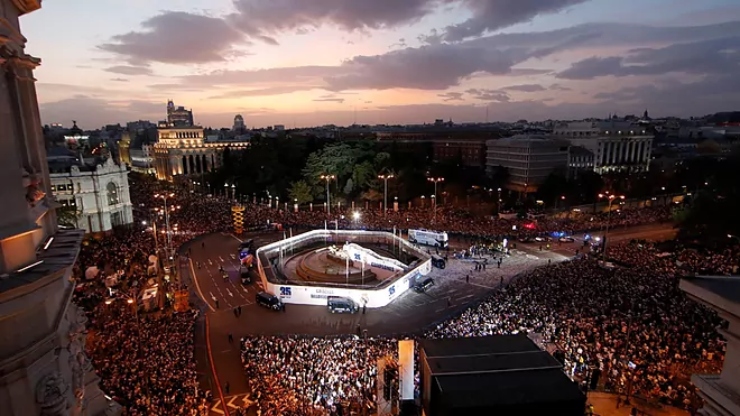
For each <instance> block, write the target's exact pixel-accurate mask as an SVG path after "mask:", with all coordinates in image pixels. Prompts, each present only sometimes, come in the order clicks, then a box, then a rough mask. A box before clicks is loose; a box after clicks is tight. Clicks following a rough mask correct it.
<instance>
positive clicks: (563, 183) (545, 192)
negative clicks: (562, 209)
mask: <svg viewBox="0 0 740 416" xmlns="http://www.w3.org/2000/svg"><path fill="white" fill-rule="evenodd" d="M569 191H570V187H569V184H568V180H567V179H566V178H565V175H563V173H562V172H560V171H554V172H552V173H550V174H549V175H547V177H546V178H545V181H544V182H542V184H541V185H540V186H539V188H538V189H537V197H539V198H540V199H542V200H543V201H545V203H547V204H552V205H553V206H555V205H556V204H557V201H558V199H559V198H560V197H561V196H564V195H566V194H568V193H569Z"/></svg>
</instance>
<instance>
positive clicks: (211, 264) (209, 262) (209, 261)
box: [208, 259, 213, 273]
mask: <svg viewBox="0 0 740 416" xmlns="http://www.w3.org/2000/svg"><path fill="white" fill-rule="evenodd" d="M208 265H209V266H213V262H212V261H211V259H208ZM208 273H210V271H209V272H208Z"/></svg>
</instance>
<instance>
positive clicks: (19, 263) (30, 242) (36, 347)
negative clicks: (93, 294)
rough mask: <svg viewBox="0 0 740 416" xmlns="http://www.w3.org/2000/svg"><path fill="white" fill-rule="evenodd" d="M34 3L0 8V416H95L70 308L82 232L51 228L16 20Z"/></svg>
mask: <svg viewBox="0 0 740 416" xmlns="http://www.w3.org/2000/svg"><path fill="white" fill-rule="evenodd" d="M40 8H41V1H40V0H24V1H17V0H0V44H1V45H2V46H1V47H0V177H2V178H3V184H2V186H0V200H2V208H1V209H0V211H1V212H2V215H0V414H1V415H3V416H21V415H23V416H25V415H70V414H86V415H93V416H97V415H102V414H106V412H107V411H108V410H109V401H108V400H107V399H106V398H105V396H104V395H103V393H102V392H101V391H100V389H99V387H98V380H99V379H98V377H97V376H96V374H95V371H94V370H93V368H92V365H91V363H90V360H89V359H88V358H87V356H86V355H85V321H86V318H85V314H84V313H83V312H82V311H81V310H80V309H78V308H77V307H76V306H75V305H73V304H72V303H70V299H71V298H72V292H73V290H74V281H73V279H72V278H71V274H72V267H73V265H74V263H75V261H76V259H77V256H78V254H79V250H80V244H81V241H82V235H83V231H81V230H67V231H61V230H59V229H58V228H57V218H56V213H55V208H54V207H55V206H56V205H55V204H53V203H52V201H51V199H50V184H49V170H48V167H47V160H46V149H45V147H44V143H43V136H42V129H41V120H40V118H39V109H38V102H37V100H36V86H35V85H34V81H35V80H34V78H33V70H34V68H36V67H37V66H38V65H39V64H40V60H39V59H38V58H34V57H32V56H29V55H27V54H26V53H25V42H26V39H25V38H24V37H23V36H22V35H21V33H20V32H19V29H18V28H19V27H20V26H19V21H18V18H19V17H20V16H22V15H24V14H26V13H30V12H32V11H35V10H38V9H40Z"/></svg>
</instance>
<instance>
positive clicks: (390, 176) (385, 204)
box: [378, 173, 394, 216]
mask: <svg viewBox="0 0 740 416" xmlns="http://www.w3.org/2000/svg"><path fill="white" fill-rule="evenodd" d="M393 178H394V176H393V174H392V173H391V174H386V175H378V179H382V180H383V182H384V183H385V186H384V188H383V215H384V216H385V215H386V213H387V212H388V179H393Z"/></svg>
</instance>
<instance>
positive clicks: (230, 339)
mask: <svg viewBox="0 0 740 416" xmlns="http://www.w3.org/2000/svg"><path fill="white" fill-rule="evenodd" d="M233 343H234V335H233V334H232V333H231V332H229V344H233Z"/></svg>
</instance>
